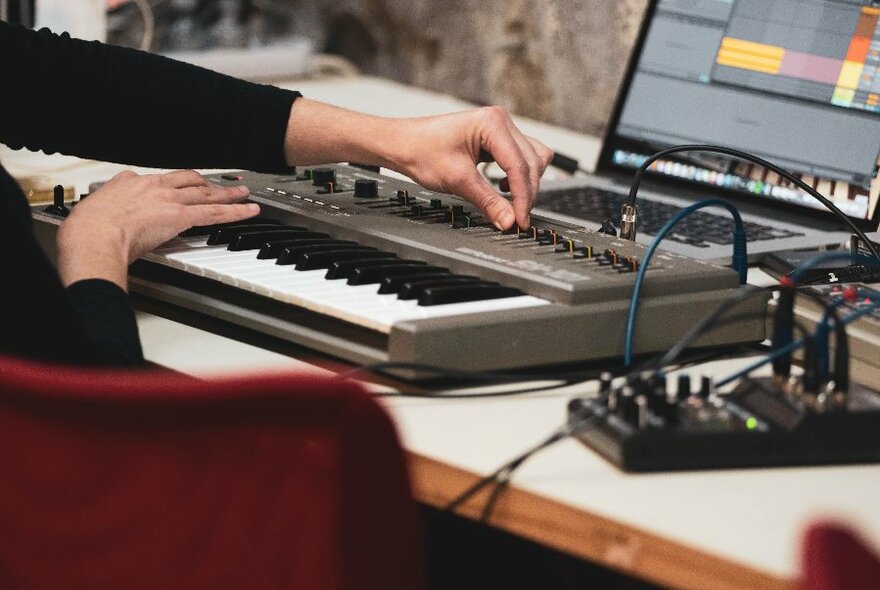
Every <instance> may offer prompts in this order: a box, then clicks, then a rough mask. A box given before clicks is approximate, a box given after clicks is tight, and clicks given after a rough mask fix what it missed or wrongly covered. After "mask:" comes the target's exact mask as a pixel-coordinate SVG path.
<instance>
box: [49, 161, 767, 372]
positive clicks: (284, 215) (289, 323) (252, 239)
mask: <svg viewBox="0 0 880 590" xmlns="http://www.w3.org/2000/svg"><path fill="white" fill-rule="evenodd" d="M210 178H211V180H212V181H214V182H216V183H218V184H222V185H238V184H244V185H246V186H248V188H249V189H250V199H251V200H252V201H254V202H256V203H259V204H260V205H261V208H262V211H261V214H260V215H259V217H258V218H257V219H254V220H249V221H248V222H246V223H242V224H235V225H233V226H230V227H209V228H194V229H193V230H191V231H189V232H185V233H184V234H182V235H181V236H180V237H179V238H177V239H175V240H172V241H171V242H169V243H167V244H165V245H163V246H162V247H160V248H158V249H157V250H156V251H154V252H152V253H151V254H149V255H147V256H146V257H144V259H142V260H141V261H138V262H137V263H136V264H135V265H133V267H132V273H131V289H132V291H133V292H134V293H137V294H138V295H140V296H144V297H148V298H151V299H155V300H158V301H161V302H164V303H167V304H171V305H173V306H176V307H181V308H185V309H187V310H191V311H194V312H196V313H201V314H206V315H209V316H212V317H216V318H220V319H222V320H225V321H227V322H231V323H232V324H235V325H240V326H242V327H245V328H248V329H252V330H257V331H259V332H263V333H266V334H269V335H271V336H274V337H279V338H283V339H286V340H289V341H292V342H295V343H297V344H302V345H306V346H309V347H312V348H315V349H317V350H320V351H322V352H325V353H328V354H331V355H335V356H338V357H341V358H345V359H347V360H350V361H353V362H356V363H370V362H382V361H395V362H415V363H427V364H432V365H435V366H440V367H450V368H457V369H470V370H489V369H512V368H518V367H535V366H546V365H562V364H569V363H577V362H582V361H585V360H594V359H600V358H615V357H619V355H621V354H622V350H623V334H624V326H625V320H626V313H627V306H628V304H629V298H630V293H631V291H632V287H633V282H634V278H635V271H636V270H637V269H638V268H639V265H640V264H641V261H642V258H643V256H644V252H645V247H644V246H642V245H640V244H636V243H633V242H629V241H624V240H621V239H619V238H617V237H615V236H612V235H607V234H603V233H597V232H595V231H591V230H589V229H587V228H585V227H581V226H577V225H574V224H571V223H566V222H564V221H562V220H557V219H553V218H552V217H547V216H541V215H533V219H532V223H533V226H532V227H530V228H526V229H513V230H507V231H499V230H498V229H497V228H495V227H494V226H493V225H492V224H491V223H489V222H488V220H486V219H485V218H484V217H483V216H482V215H480V212H479V211H478V210H476V209H475V207H473V206H472V205H470V204H469V203H467V202H466V201H464V200H461V199H459V198H457V197H454V196H452V195H448V194H441V193H436V192H433V191H429V190H426V189H424V188H422V187H419V186H418V185H415V184H413V183H411V182H407V181H404V180H399V179H397V178H392V177H389V176H385V175H382V174H379V173H376V172H374V171H371V170H368V169H365V168H363V167H359V166H356V165H348V164H339V165H333V166H326V167H320V168H314V169H309V170H302V171H299V172H292V173H290V174H287V175H273V174H258V173H253V172H233V173H226V174H217V175H213V176H211V177H210ZM34 218H35V220H36V221H37V222H38V224H37V226H38V230H39V231H40V233H41V234H43V235H44V242H46V244H47V246H48V245H49V244H50V243H51V241H52V236H53V235H54V227H55V226H57V224H58V223H59V222H60V218H58V217H57V216H55V215H52V214H51V213H46V212H44V211H42V210H40V209H37V208H35V210H34ZM739 288H740V287H739V285H738V280H737V275H736V273H735V272H734V271H732V270H731V269H729V268H726V267H723V266H719V265H714V264H710V263H705V262H701V261H696V260H693V259H689V258H686V257H683V256H679V255H675V254H671V253H667V252H658V253H657V254H656V255H655V257H654V259H653V260H652V262H651V265H650V267H649V269H648V270H647V273H646V279H645V284H644V286H643V291H642V303H641V305H640V311H639V321H638V324H637V329H636V333H635V336H636V338H635V350H636V352H637V353H650V352H655V351H660V350H665V349H666V348H667V347H668V346H670V345H671V344H672V343H674V342H675V341H676V340H677V339H678V338H679V337H680V336H681V335H682V334H683V333H684V332H685V331H686V330H687V329H688V328H689V327H691V326H692V325H693V323H695V322H696V321H698V320H699V319H700V318H702V317H703V316H704V315H706V314H708V313H709V312H711V310H712V309H713V308H714V307H715V306H716V305H717V304H718V302H720V301H721V300H722V299H723V298H726V297H728V296H729V295H730V294H731V293H733V292H734V291H735V290H737V289H739ZM766 303H767V296H766V295H763V294H756V295H755V296H754V297H751V298H747V299H745V300H744V301H743V303H742V304H741V305H739V306H738V307H735V308H734V309H732V310H731V311H730V313H729V318H730V320H729V321H725V322H722V324H721V326H720V327H719V329H718V330H716V331H714V332H712V333H710V334H708V335H706V336H705V337H704V338H703V339H702V340H700V341H699V342H698V343H697V344H698V345H699V346H725V345H730V344H735V343H743V342H755V341H760V340H762V339H763V338H764V312H765V307H766Z"/></svg>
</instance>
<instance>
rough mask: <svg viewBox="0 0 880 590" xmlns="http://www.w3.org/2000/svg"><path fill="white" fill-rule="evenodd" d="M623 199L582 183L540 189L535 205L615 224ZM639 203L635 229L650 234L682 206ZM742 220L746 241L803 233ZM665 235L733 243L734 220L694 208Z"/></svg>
mask: <svg viewBox="0 0 880 590" xmlns="http://www.w3.org/2000/svg"><path fill="white" fill-rule="evenodd" d="M624 201H626V195H623V194H620V193H616V192H612V191H608V190H603V189H599V188H595V187H591V186H583V187H573V188H563V189H551V190H542V191H541V196H540V199H539V201H538V206H539V207H540V208H541V209H546V210H548V211H553V212H554V213H562V214H564V215H568V216H571V217H578V218H580V219H587V220H590V221H596V222H600V223H601V222H602V221H604V220H606V219H611V220H612V221H613V222H614V225H616V226H618V227H619V225H620V206H621V205H623V203H624ZM638 204H639V216H638V232H639V233H641V234H646V235H649V236H650V235H656V234H657V232H658V231H660V228H662V227H663V225H664V224H666V222H667V221H669V219H671V218H672V216H673V215H675V214H676V213H678V212H679V211H681V210H682V209H683V207H679V206H677V205H670V204H669V203H663V202H660V201H653V200H650V199H645V198H643V199H640V200H639V202H638ZM744 223H745V227H746V235H747V236H748V241H749V242H757V241H759V240H772V239H779V238H791V237H795V236H802V235H804V234H802V233H798V232H793V231H790V230H786V229H781V228H778V227H772V226H769V225H762V224H760V223H754V222H751V221H745V222H744ZM666 239H667V240H672V241H675V242H680V243H682V244H688V245H690V246H696V247H697V248H708V247H709V246H711V245H712V244H720V245H728V244H732V243H733V220H732V219H731V218H730V217H729V216H728V215H726V214H725V215H715V214H713V213H707V212H705V211H697V212H695V213H693V214H691V215H689V216H688V217H686V218H685V219H684V220H682V221H681V222H679V224H678V225H676V226H675V229H674V230H673V231H672V233H670V234H669V235H668V236H666Z"/></svg>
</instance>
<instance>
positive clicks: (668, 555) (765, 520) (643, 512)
mask: <svg viewBox="0 0 880 590" xmlns="http://www.w3.org/2000/svg"><path fill="white" fill-rule="evenodd" d="M285 86H288V87H291V88H297V89H299V90H301V91H302V92H303V93H304V94H306V95H307V96H310V97H312V98H315V99H318V100H323V101H326V102H330V103H334V104H338V105H340V106H345V107H349V108H354V109H358V110H361V111H367V112H372V113H376V114H383V115H395V116H414V115H422V114H432V113H439V112H448V111H451V110H460V109H463V108H467V107H468V106H469V105H468V104H467V103H464V102H462V101H459V100H456V99H453V98H450V97H446V96H441V95H437V94H434V93H429V92H425V91H421V90H416V89H413V88H409V87H406V86H402V85H399V84H396V83H393V82H387V81H383V80H378V79H373V78H355V79H340V80H330V81H317V82H316V81H310V82H302V83H294V84H286V85H285ZM519 123H520V124H521V126H522V127H523V128H524V130H525V131H526V132H527V133H529V134H531V135H533V136H535V137H537V138H538V139H540V140H542V141H544V142H545V143H546V144H547V145H549V146H550V147H551V148H554V149H558V150H560V151H562V152H565V153H566V154H568V155H571V156H574V157H577V158H579V159H581V161H582V162H583V163H584V164H586V165H587V167H589V166H590V165H591V164H592V162H594V161H595V158H596V155H597V150H598V146H599V141H598V140H597V139H596V138H592V137H587V136H583V135H579V134H576V133H572V132H569V131H566V130H563V129H559V128H555V127H552V126H549V125H545V124H541V123H536V122H533V121H524V120H520V121H519ZM0 157H2V159H3V162H4V165H6V166H7V167H8V168H9V169H10V170H11V171H12V172H13V173H16V172H30V171H34V172H36V171H43V172H44V173H46V174H51V175H52V176H53V177H54V178H57V179H59V180H62V181H64V182H67V183H73V184H75V185H76V190H77V191H78V192H83V191H85V190H86V188H87V186H88V183H89V182H90V181H94V180H100V179H103V178H106V177H108V176H109V175H112V174H113V173H114V172H115V171H117V170H119V169H120V168H121V167H120V166H116V165H111V164H103V163H82V162H81V161H78V160H76V159H74V158H67V157H64V156H52V157H46V156H39V155H33V154H23V153H21V152H18V153H11V152H9V151H8V150H7V151H4V152H2V153H0ZM753 276H757V275H754V274H753ZM139 326H140V330H141V337H142V340H143V343H144V350H145V354H146V356H147V358H149V359H150V360H152V361H154V362H156V363H159V364H162V365H165V366H169V367H172V368H175V369H178V370H181V371H184V372H188V373H192V374H195V375H200V376H211V375H217V374H221V373H227V372H230V371H266V370H285V369H291V368H301V369H302V368H305V369H308V370H322V369H319V368H317V367H314V366H311V365H307V364H304V363H303V362H302V361H299V360H297V359H295V358H291V357H290V356H286V355H282V354H278V353H275V352H271V351H268V350H264V349H261V348H257V347H254V346H250V345H248V344H245V343H242V342H238V341H236V340H234V339H230V338H226V337H223V336H218V335H215V334H211V333H209V332H205V331H202V330H199V329H196V328H192V327H190V326H186V325H183V324H180V323H176V322H174V321H171V320H168V319H165V318H161V317H157V316H155V315H152V314H148V313H144V312H141V313H139ZM218 359H222V363H218ZM741 363H742V361H723V362H718V363H713V364H711V365H708V366H706V367H705V369H704V370H705V372H706V373H708V374H713V375H719V376H720V375H725V374H727V373H728V372H730V371H731V370H733V369H734V368H736V367H737V366H739V364H741ZM701 370H703V369H701ZM580 391H582V390H578V389H577V388H576V387H572V388H567V389H564V390H555V391H550V392H543V393H534V394H527V395H523V396H520V397H514V398H489V399H477V400H448V399H447V400H423V399H412V398H383V399H384V400H385V403H386V405H387V407H388V408H389V409H390V411H391V413H392V414H393V416H394V418H395V419H396V421H397V424H398V426H399V429H400V432H401V434H402V438H403V442H404V446H405V447H406V449H407V450H408V451H409V453H410V457H411V465H412V473H413V481H414V485H415V489H416V494H417V496H418V497H419V499H420V500H422V501H424V502H426V503H429V504H432V505H437V506H442V505H444V504H445V503H446V502H448V501H449V500H450V499H452V498H454V497H455V496H456V495H457V494H459V493H460V492H461V491H462V490H463V489H465V488H466V487H467V486H468V485H469V483H470V482H472V481H473V480H474V478H475V477H477V476H479V475H483V474H486V473H489V472H491V471H492V470H494V469H495V468H497V467H498V466H499V465H500V464H502V463H504V462H505V461H507V460H508V459H510V458H512V457H513V456H515V455H516V454H518V453H519V452H521V451H523V450H525V449H527V448H529V447H531V446H532V445H534V444H536V443H537V442H538V441H540V440H542V439H543V438H544V437H546V436H547V435H548V434H549V433H550V432H551V431H553V430H554V429H555V428H557V427H558V426H559V425H560V424H561V423H562V422H563V420H564V418H565V403H566V401H567V400H568V399H569V397H571V395H572V394H574V393H578V392H580ZM878 497H880V466H856V467H852V466H851V467H824V468H791V469H762V470H728V471H719V472H697V473H675V474H652V475H627V474H624V473H621V472H620V471H618V470H616V469H615V468H613V467H611V466H610V465H609V464H607V463H606V462H604V461H603V460H602V459H600V458H599V457H598V456H597V455H595V454H594V453H592V452H591V451H588V450H587V449H586V448H584V447H582V446H581V445H580V444H578V443H577V442H574V441H565V442H562V443H560V444H558V445H557V446H555V447H552V448H550V449H548V450H545V451H544V452H542V453H541V454H539V455H537V456H535V457H534V458H533V459H531V460H530V461H529V462H527V463H526V464H525V465H524V466H523V467H522V469H521V470H520V471H518V472H517V474H516V476H515V478H514V488H513V489H512V490H510V491H509V493H507V494H506V495H504V496H503V497H502V499H501V500H500V501H499V503H498V505H497V507H496V509H495V511H494V512H493V516H492V519H491V523H492V524H493V525H494V526H498V527H501V528H504V529H506V530H509V531H511V532H514V533H516V534H520V535H522V536H524V537H527V538H531V539H534V540H537V541H539V542H541V543H544V544H547V545H550V546H553V547H555V548H557V549H560V550H563V551H566V552H568V553H571V554H573V555H577V556H581V557H583V558H586V559H589V560H592V561H594V562H598V563H602V564H605V565H609V566H611V567H614V568H616V569H619V570H622V571H626V572H630V573H632V574H635V575H638V576H640V577H643V578H645V579H648V580H652V581H655V582H658V583H662V584H666V585H670V586H675V587H689V588H708V587H712V588H746V587H747V588H784V587H788V586H789V585H790V582H791V580H793V579H794V578H795V576H796V574H797V571H798V569H799V567H798V562H797V559H798V547H799V543H800V535H801V533H802V530H803V528H804V527H805V525H806V524H807V523H809V522H812V521H813V520H815V519H817V518H819V517H829V518H834V519H841V520H844V521H847V522H850V523H852V524H854V525H856V526H857V527H858V529H859V530H860V531H862V532H863V533H864V534H865V535H866V536H867V537H868V538H870V539H874V540H875V541H880V510H877V509H876V503H877V498H878ZM482 500H483V498H480V497H478V498H476V499H475V501H474V502H472V503H470V504H468V505H466V506H465V507H464V510H465V511H466V512H468V513H470V514H474V515H475V514H477V513H478V511H479V509H480V507H481V506H482Z"/></svg>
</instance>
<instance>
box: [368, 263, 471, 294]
mask: <svg viewBox="0 0 880 590" xmlns="http://www.w3.org/2000/svg"><path fill="white" fill-rule="evenodd" d="M422 270H424V269H422ZM454 276H455V275H453V274H450V273H449V272H446V271H429V272H423V273H421V272H420V273H418V274H414V275H401V276H396V277H385V278H384V279H382V284H381V285H379V295H389V294H391V293H398V292H399V291H400V289H402V288H403V286H404V285H405V284H407V283H409V282H413V281H421V280H426V279H435V280H436V279H439V278H443V277H445V278H447V279H448V278H452V277H454Z"/></svg>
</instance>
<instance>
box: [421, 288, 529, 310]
mask: <svg viewBox="0 0 880 590" xmlns="http://www.w3.org/2000/svg"><path fill="white" fill-rule="evenodd" d="M522 294H523V293H522V291H520V290H519V289H514V288H513V287H502V286H501V285H483V284H473V285H468V284H466V285H461V286H457V287H456V286H446V287H428V288H426V289H425V290H424V291H422V293H421V294H420V295H419V305H423V306H424V305H444V304H447V303H463V302H465V301H486V300H489V299H501V298H503V297H517V296H519V295H522Z"/></svg>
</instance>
